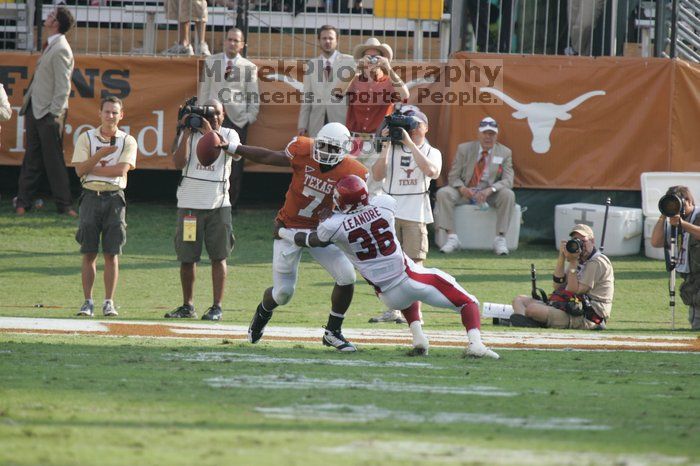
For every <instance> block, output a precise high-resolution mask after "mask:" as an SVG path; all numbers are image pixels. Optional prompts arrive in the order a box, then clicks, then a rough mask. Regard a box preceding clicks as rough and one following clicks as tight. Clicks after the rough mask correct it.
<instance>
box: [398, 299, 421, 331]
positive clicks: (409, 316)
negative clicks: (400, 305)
mask: <svg viewBox="0 0 700 466" xmlns="http://www.w3.org/2000/svg"><path fill="white" fill-rule="evenodd" d="M401 314H403V316H404V318H405V319H406V322H408V325H409V326H410V325H411V323H413V322H415V321H418V322H420V321H421V318H420V317H421V315H420V301H416V302H414V303H413V304H411V305H410V306H408V307H407V308H406V309H401Z"/></svg>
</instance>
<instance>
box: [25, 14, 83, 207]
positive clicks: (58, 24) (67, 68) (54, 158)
mask: <svg viewBox="0 0 700 466" xmlns="http://www.w3.org/2000/svg"><path fill="white" fill-rule="evenodd" d="M74 23H75V20H74V19H73V15H71V13H70V11H68V9H67V8H66V7H64V6H59V7H57V8H56V9H55V10H54V11H52V12H51V13H50V14H49V16H48V17H47V18H46V20H45V21H44V28H45V31H46V37H47V42H46V44H45V47H44V51H43V53H42V54H41V57H39V61H38V62H37V64H36V69H35V70H34V76H32V80H31V82H30V84H29V89H28V90H27V93H26V94H25V96H24V102H23V103H22V109H21V110H20V111H19V114H20V115H26V120H25V121H26V131H27V151H26V152H25V153H24V160H23V161H22V169H21V170H20V173H19V192H18V193H17V204H16V206H15V209H16V212H17V215H24V214H25V212H26V210H27V209H28V208H30V206H31V205H32V198H33V197H34V194H35V193H36V191H37V189H38V188H39V182H40V181H41V176H42V174H43V172H44V171H45V172H46V177H47V178H48V180H49V186H50V187H51V192H52V193H53V197H54V200H55V202H56V208H57V209H58V212H59V213H61V214H67V215H70V216H71V217H77V216H78V214H77V213H76V212H75V210H73V208H72V207H71V203H72V200H71V193H70V184H69V182H68V171H67V170H66V163H65V160H64V158H63V125H64V124H65V120H66V113H67V111H68V96H69V95H70V86H71V84H70V83H71V75H72V74H73V51H72V50H71V48H70V45H69V44H68V41H67V40H66V36H65V33H66V32H68V31H69V30H70V28H71V27H73V24H74Z"/></svg>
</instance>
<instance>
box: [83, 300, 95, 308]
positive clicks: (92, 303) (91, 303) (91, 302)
mask: <svg viewBox="0 0 700 466" xmlns="http://www.w3.org/2000/svg"><path fill="white" fill-rule="evenodd" d="M85 301H87V303H88V304H90V305H92V306H94V305H95V301H93V300H92V298H88V299H86V300H85Z"/></svg>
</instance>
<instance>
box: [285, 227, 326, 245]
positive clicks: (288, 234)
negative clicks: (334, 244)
mask: <svg viewBox="0 0 700 466" xmlns="http://www.w3.org/2000/svg"><path fill="white" fill-rule="evenodd" d="M278 234H279V235H280V238H282V239H286V240H287V241H291V242H292V243H294V244H296V245H297V246H299V247H302V248H325V247H326V246H328V245H329V244H331V242H330V241H327V242H326V241H321V240H320V239H318V234H317V233H316V232H315V231H312V232H311V233H306V232H305V231H298V232H296V233H294V232H293V231H292V230H289V229H288V228H280V229H279V232H278Z"/></svg>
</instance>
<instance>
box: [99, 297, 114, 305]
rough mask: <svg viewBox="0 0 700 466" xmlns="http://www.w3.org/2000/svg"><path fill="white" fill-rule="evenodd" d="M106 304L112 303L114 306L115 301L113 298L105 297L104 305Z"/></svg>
mask: <svg viewBox="0 0 700 466" xmlns="http://www.w3.org/2000/svg"><path fill="white" fill-rule="evenodd" d="M105 304H111V305H112V306H114V301H112V300H111V299H105V302H104V303H102V305H105Z"/></svg>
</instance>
